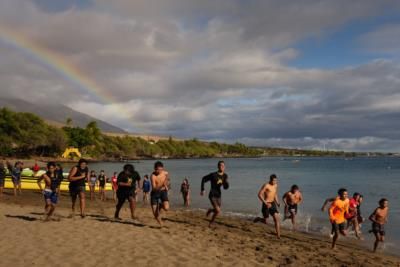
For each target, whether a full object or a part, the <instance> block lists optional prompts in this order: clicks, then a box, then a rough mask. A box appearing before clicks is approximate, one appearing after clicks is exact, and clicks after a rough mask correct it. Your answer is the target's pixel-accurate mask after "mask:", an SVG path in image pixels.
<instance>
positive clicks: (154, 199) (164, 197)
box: [150, 190, 168, 205]
mask: <svg viewBox="0 0 400 267" xmlns="http://www.w3.org/2000/svg"><path fill="white" fill-rule="evenodd" d="M167 201H168V191H166V190H162V191H151V194H150V202H151V205H157V204H159V203H160V202H161V203H163V202H167Z"/></svg>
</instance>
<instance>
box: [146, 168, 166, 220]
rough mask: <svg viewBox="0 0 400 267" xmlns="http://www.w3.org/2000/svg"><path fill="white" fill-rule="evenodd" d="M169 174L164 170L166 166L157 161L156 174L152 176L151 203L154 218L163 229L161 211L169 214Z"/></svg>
mask: <svg viewBox="0 0 400 267" xmlns="http://www.w3.org/2000/svg"><path fill="white" fill-rule="evenodd" d="M168 180H169V174H168V172H167V171H166V170H165V169H164V164H163V163H162V162H161V161H157V162H156V163H155V164H154V172H153V173H152V174H151V178H150V181H151V193H150V203H151V210H152V211H153V215H154V218H155V219H156V221H157V222H158V223H159V224H160V227H162V226H163V225H162V220H161V210H164V211H165V212H167V211H168V210H169V200H168V182H169V181H168Z"/></svg>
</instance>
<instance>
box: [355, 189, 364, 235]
mask: <svg viewBox="0 0 400 267" xmlns="http://www.w3.org/2000/svg"><path fill="white" fill-rule="evenodd" d="M363 201H364V196H363V195H360V198H359V199H358V205H357V222H358V225H359V226H360V228H361V224H362V223H363V222H364V221H365V219H364V217H363V216H362V215H361V204H362V203H363Z"/></svg>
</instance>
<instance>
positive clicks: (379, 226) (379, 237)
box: [369, 198, 389, 252]
mask: <svg viewBox="0 0 400 267" xmlns="http://www.w3.org/2000/svg"><path fill="white" fill-rule="evenodd" d="M388 212H389V201H388V200H387V199H386V198H382V199H381V200H379V207H377V208H376V209H375V210H374V212H373V213H372V214H371V215H370V216H369V220H370V221H371V222H372V230H371V231H370V233H374V235H375V243H374V252H376V249H377V248H378V245H379V242H382V243H383V242H384V241H385V234H386V233H385V228H384V225H385V223H387V221H388Z"/></svg>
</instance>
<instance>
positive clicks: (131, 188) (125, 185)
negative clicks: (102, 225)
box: [114, 164, 140, 220]
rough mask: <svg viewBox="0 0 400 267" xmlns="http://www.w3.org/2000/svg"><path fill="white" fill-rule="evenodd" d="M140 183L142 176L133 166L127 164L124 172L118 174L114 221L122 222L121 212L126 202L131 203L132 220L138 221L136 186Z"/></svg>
mask: <svg viewBox="0 0 400 267" xmlns="http://www.w3.org/2000/svg"><path fill="white" fill-rule="evenodd" d="M139 182H140V175H139V173H138V172H137V171H135V167H134V166H133V165H132V164H126V165H125V166H124V168H123V171H122V172H121V173H120V174H118V178H117V183H118V189H117V198H118V202H117V206H116V207H115V214H114V219H116V220H122V219H121V218H120V217H119V212H120V210H121V208H122V206H123V205H124V203H125V200H128V201H129V207H130V210H131V218H132V219H136V217H135V208H136V200H135V195H136V185H137V184H139Z"/></svg>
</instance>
